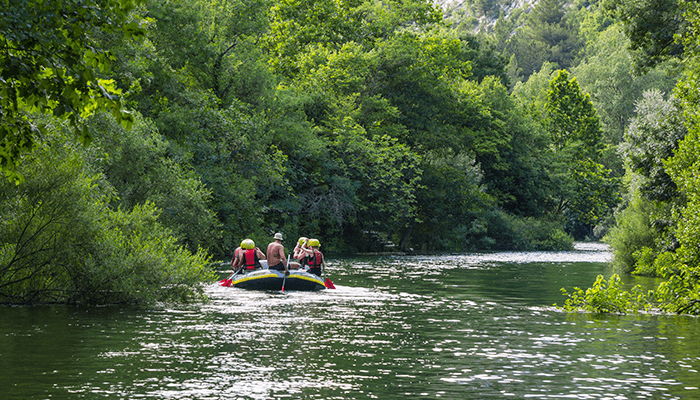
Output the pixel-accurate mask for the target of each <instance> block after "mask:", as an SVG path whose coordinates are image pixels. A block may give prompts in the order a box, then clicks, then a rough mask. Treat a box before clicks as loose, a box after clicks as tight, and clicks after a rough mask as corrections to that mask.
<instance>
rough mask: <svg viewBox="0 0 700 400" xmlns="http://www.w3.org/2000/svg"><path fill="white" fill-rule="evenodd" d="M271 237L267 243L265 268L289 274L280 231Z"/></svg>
mask: <svg viewBox="0 0 700 400" xmlns="http://www.w3.org/2000/svg"><path fill="white" fill-rule="evenodd" d="M273 239H274V241H273V242H272V243H270V244H268V245H267V268H268V269H274V270H277V271H284V273H285V274H289V268H287V259H286V257H285V256H284V246H283V245H282V240H284V238H283V237H282V234H281V233H279V232H277V233H275V236H274V238H273Z"/></svg>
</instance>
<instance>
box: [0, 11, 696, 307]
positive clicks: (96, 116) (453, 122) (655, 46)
mask: <svg viewBox="0 0 700 400" xmlns="http://www.w3.org/2000/svg"><path fill="white" fill-rule="evenodd" d="M699 21H700V18H699V17H698V6H697V4H696V2H692V1H689V2H685V1H681V0H644V1H632V0H625V1H617V2H613V1H606V0H590V1H573V2H572V1H564V0H540V1H536V2H535V1H533V2H514V1H510V0H503V1H485V0H466V1H451V2H449V1H443V2H439V3H434V2H432V1H428V0H394V1H392V0H389V1H376V0H314V1H310V0H296V1H290V0H256V1H250V0H216V1H211V0H207V1H204V0H120V1H116V0H82V1H75V2H63V1H58V0H45V1H38V0H18V1H12V2H9V1H8V0H4V1H3V12H2V13H0V39H2V44H1V46H2V51H1V52H0V106H1V108H0V138H1V139H2V141H1V142H0V168H1V169H2V171H3V172H4V174H5V176H6V179H3V180H2V182H0V186H1V187H2V188H1V190H0V215H2V219H1V220H0V232H2V235H1V236H0V302H1V303H32V302H68V303H87V304H90V303H104V302H125V303H148V302H151V301H158V300H173V299H190V298H193V297H196V296H198V294H199V293H200V291H199V289H198V287H199V286H198V285H197V284H196V283H197V282H202V281H206V280H207V279H211V277H212V273H211V268H210V266H209V262H210V260H211V259H212V258H217V259H221V258H225V257H230V254H231V251H232V250H233V248H235V247H236V246H237V244H238V243H239V242H240V241H241V240H242V239H244V238H252V239H253V240H254V241H255V242H256V243H257V244H258V246H261V247H263V246H265V245H266V244H267V243H268V242H269V241H270V240H271V236H272V234H273V233H275V232H283V233H284V234H285V236H286V237H287V238H296V237H299V236H307V237H317V238H318V239H319V240H320V241H321V243H322V246H323V249H324V250H325V251H326V252H331V253H336V254H338V253H356V252H374V251H386V250H397V251H405V252H426V251H469V250H516V249H517V250H555V249H567V248H570V247H571V245H572V243H573V241H574V240H606V241H608V242H610V243H611V244H612V245H613V246H614V249H615V260H616V263H617V264H618V265H619V268H620V269H621V271H622V272H634V273H637V274H645V275H651V276H659V277H664V278H665V280H664V283H663V284H662V285H661V287H660V288H659V289H658V290H657V291H656V292H654V293H650V294H644V295H643V296H642V295H639V296H637V297H635V298H634V299H633V300H635V301H632V300H630V299H631V296H630V295H629V293H626V294H625V296H627V297H625V298H624V299H623V300H624V301H622V300H619V298H618V299H617V300H618V301H621V304H622V308H629V307H642V306H643V305H644V304H660V305H661V306H662V307H665V308H666V309H667V310H669V311H676V312H690V313H698V312H700V292H699V291H698V290H697V289H696V288H695V285H696V281H697V278H696V276H697V273H695V272H694V271H695V269H696V268H698V267H700V254H698V251H699V250H698V248H699V247H698V246H697V241H698V240H700V232H698V231H697V228H695V226H696V225H697V224H696V223H695V219H696V218H700V215H699V214H700V213H699V212H698V207H699V205H698V204H699V203H698V202H700V198H698V196H697V195H696V193H697V190H696V189H695V187H696V186H698V185H697V184H696V178H695V176H696V175H697V173H696V172H697V171H698V168H699V166H698V165H697V163H698V160H697V155H698V154H700V149H697V148H696V147H695V144H694V143H695V142H697V141H696V140H694V138H693V137H694V135H696V134H697V133H696V132H697V124H698V117H697V111H696V110H699V108H698V101H700V99H699V98H698V93H700V92H698V90H697V89H698V85H697V82H698V80H700V77H698V74H699V73H700V67H699V65H700V64H699V63H698V59H699V58H698V56H699V54H698V51H699V50H698V43H700V33H699V32H700V30H699V24H700V22H699ZM614 278H615V277H613V278H611V280H610V284H609V286H608V284H607V282H605V281H604V280H601V281H599V282H597V283H596V286H595V287H594V288H592V289H591V290H589V291H588V293H586V292H584V291H579V292H578V293H577V294H575V295H574V296H573V297H572V300H577V301H578V303H576V306H582V307H593V308H595V305H594V306H591V304H592V302H591V298H592V297H594V296H598V297H600V296H602V295H606V296H608V297H607V298H606V302H607V303H605V304H608V303H609V302H611V301H613V300H611V299H610V296H612V295H611V294H610V293H609V292H610V290H606V289H610V288H613V287H615V285H616V284H617V283H616V282H617V281H615V280H614ZM632 303H634V304H635V305H633V304H632ZM572 307H573V306H572ZM601 308H602V307H598V309H601Z"/></svg>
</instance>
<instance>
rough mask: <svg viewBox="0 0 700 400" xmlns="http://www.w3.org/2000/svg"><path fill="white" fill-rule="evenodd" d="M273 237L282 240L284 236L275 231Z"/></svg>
mask: <svg viewBox="0 0 700 400" xmlns="http://www.w3.org/2000/svg"><path fill="white" fill-rule="evenodd" d="M274 238H275V239H279V240H284V238H283V237H282V234H281V233H279V232H277V233H275V236H274Z"/></svg>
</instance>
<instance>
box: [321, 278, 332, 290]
mask: <svg viewBox="0 0 700 400" xmlns="http://www.w3.org/2000/svg"><path fill="white" fill-rule="evenodd" d="M323 283H324V284H325V285H326V288H327V289H335V285H334V284H333V282H331V280H330V279H328V278H326V280H325V281H324V282H323Z"/></svg>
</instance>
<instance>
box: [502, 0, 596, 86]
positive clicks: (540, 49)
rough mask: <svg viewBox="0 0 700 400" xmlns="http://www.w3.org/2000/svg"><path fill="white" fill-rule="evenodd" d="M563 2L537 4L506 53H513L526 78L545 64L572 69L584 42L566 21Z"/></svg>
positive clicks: (543, 0) (513, 38)
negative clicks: (546, 62)
mask: <svg viewBox="0 0 700 400" xmlns="http://www.w3.org/2000/svg"><path fill="white" fill-rule="evenodd" d="M565 5H566V3H565V1H564V0H542V1H539V2H537V4H536V5H535V6H534V8H533V10H532V12H531V13H530V14H529V15H528V18H527V22H526V24H525V26H523V27H522V29H519V30H517V31H516V32H515V34H514V35H513V37H512V38H511V39H510V44H509V46H508V47H507V49H506V51H507V52H508V54H515V56H516V58H517V63H518V67H520V68H522V71H523V75H524V76H525V77H527V76H530V74H532V73H533V72H534V71H537V70H539V69H540V68H541V67H542V63H543V62H545V61H548V62H551V63H555V64H557V66H558V67H559V68H564V69H568V68H571V67H572V66H573V63H574V59H575V57H576V56H577V53H578V51H579V50H580V49H581V48H582V46H583V43H582V41H581V40H580V39H579V37H578V32H577V29H576V26H575V25H574V24H572V23H570V22H569V20H568V16H567V12H566V9H565Z"/></svg>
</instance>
